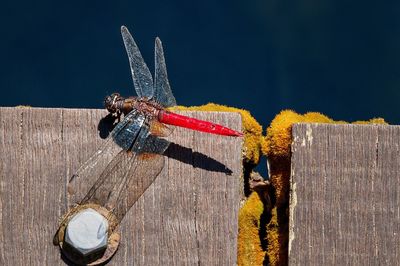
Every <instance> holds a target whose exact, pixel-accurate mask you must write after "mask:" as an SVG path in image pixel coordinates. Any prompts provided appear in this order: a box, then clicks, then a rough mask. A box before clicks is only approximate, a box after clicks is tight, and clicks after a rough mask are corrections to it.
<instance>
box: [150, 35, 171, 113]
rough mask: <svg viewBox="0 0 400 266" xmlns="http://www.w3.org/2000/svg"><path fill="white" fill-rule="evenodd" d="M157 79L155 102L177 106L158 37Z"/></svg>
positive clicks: (155, 52) (155, 54)
mask: <svg viewBox="0 0 400 266" xmlns="http://www.w3.org/2000/svg"><path fill="white" fill-rule="evenodd" d="M154 57H155V78H154V100H155V101H157V102H158V103H160V104H161V105H163V106H164V107H170V106H175V105H176V100H175V97H174V95H173V94H172V91H171V86H170V85H169V81H168V74H167V66H166V64H165V58H164V51H163V47H162V44H161V40H160V39H159V38H158V37H157V38H156V42H155V51H154Z"/></svg>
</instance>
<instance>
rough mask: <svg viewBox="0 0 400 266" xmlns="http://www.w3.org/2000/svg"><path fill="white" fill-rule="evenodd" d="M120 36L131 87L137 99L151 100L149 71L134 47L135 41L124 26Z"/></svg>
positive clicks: (151, 80) (135, 46) (151, 85)
mask: <svg viewBox="0 0 400 266" xmlns="http://www.w3.org/2000/svg"><path fill="white" fill-rule="evenodd" d="M121 34H122V39H123V40H124V44H125V49H126V52H127V54H128V58H129V65H130V67H131V73H132V79H133V85H134V86H135V90H136V93H137V95H138V96H139V97H147V98H148V99H151V98H152V97H153V94H154V91H153V78H152V76H151V73H150V70H149V68H148V67H147V65H146V63H145V62H144V60H143V57H142V55H141V53H140V51H139V47H138V46H137V45H136V43H135V40H134V39H133V37H132V35H131V34H130V33H129V31H128V29H127V28H126V27H125V26H122V27H121Z"/></svg>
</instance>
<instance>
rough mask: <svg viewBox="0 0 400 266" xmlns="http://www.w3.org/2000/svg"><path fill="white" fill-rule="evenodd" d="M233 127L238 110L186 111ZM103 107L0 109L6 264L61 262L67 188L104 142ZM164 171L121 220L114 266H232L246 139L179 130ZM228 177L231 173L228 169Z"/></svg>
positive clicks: (1, 245)
mask: <svg viewBox="0 0 400 266" xmlns="http://www.w3.org/2000/svg"><path fill="white" fill-rule="evenodd" d="M185 114H187V115H190V116H193V117H196V118H200V119H206V120H211V121H214V122H217V123H220V124H223V125H225V126H228V127H231V128H233V129H236V130H240V128H241V118H240V115H238V114H232V113H201V112H185ZM105 115H106V111H103V110H87V109H43V108H28V109H25V108H24V109H20V108H0V150H1V153H0V159H1V160H0V265H64V264H65V263H66V262H65V261H63V260H62V259H61V257H60V251H59V249H58V248H57V247H56V246H53V244H52V238H53V235H54V233H55V232H56V229H57V228H58V222H59V218H60V217H61V215H62V214H64V213H65V212H66V211H67V208H68V206H69V204H70V202H69V199H68V198H67V196H66V195H67V192H66V188H67V187H66V186H67V182H68V179H69V178H70V177H71V175H72V174H73V172H74V171H75V170H76V169H77V168H78V167H79V165H80V164H82V163H83V162H85V160H87V159H88V158H89V157H90V155H91V154H92V153H94V152H95V151H96V150H97V148H98V147H99V146H100V144H101V143H102V142H103V141H104V139H102V138H100V137H99V135H102V136H103V137H104V134H105V133H104V132H103V131H104V127H102V126H100V129H101V130H100V131H99V128H98V127H99V121H100V120H101V118H103V117H104V116H105ZM170 141H172V142H173V143H174V144H173V145H171V147H170V148H169V150H168V151H167V153H166V155H165V160H166V162H165V167H164V169H163V171H162V172H161V174H160V175H159V176H158V177H157V178H156V180H155V182H154V183H153V184H152V185H151V186H150V187H149V188H148V189H147V190H146V192H145V193H144V194H143V195H142V196H141V197H140V198H139V200H138V201H137V202H136V203H135V204H134V205H133V207H132V208H131V210H130V211H129V212H128V213H127V215H126V216H125V218H124V220H123V221H122V223H121V235H122V241H121V245H120V248H119V250H118V251H117V254H116V255H115V256H114V257H113V258H112V260H111V261H110V263H109V265H234V264H236V249H237V248H236V239H237V231H238V227H237V226H238V225H237V214H238V208H239V200H240V197H241V195H240V190H241V186H242V184H240V178H239V177H240V175H241V172H242V161H241V149H242V147H241V145H242V141H241V139H239V138H230V137H220V136H214V135H209V134H204V133H198V132H194V131H190V130H186V129H179V128H176V129H175V130H174V133H173V134H172V136H171V137H170ZM229 171H231V172H232V173H231V174H228V172H229Z"/></svg>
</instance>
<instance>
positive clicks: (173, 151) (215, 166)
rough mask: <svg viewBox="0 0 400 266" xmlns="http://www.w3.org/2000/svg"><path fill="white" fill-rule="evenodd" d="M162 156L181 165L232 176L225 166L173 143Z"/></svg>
mask: <svg viewBox="0 0 400 266" xmlns="http://www.w3.org/2000/svg"><path fill="white" fill-rule="evenodd" d="M164 155H165V156H166V157H168V158H172V159H175V160H178V161H180V162H182V163H186V164H190V165H192V166H193V167H195V168H201V169H204V170H207V171H212V172H220V173H225V174H227V175H232V170H231V169H229V168H228V167H227V166H226V165H225V164H223V163H221V162H219V161H217V160H215V159H214V158H211V157H209V156H207V155H205V154H203V153H201V152H197V151H193V150H192V149H190V148H186V147H183V146H181V145H179V144H176V143H173V142H171V143H170V144H169V147H168V149H167V150H166V151H165V152H164Z"/></svg>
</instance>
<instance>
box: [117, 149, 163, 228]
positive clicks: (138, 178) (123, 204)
mask: <svg viewBox="0 0 400 266" xmlns="http://www.w3.org/2000/svg"><path fill="white" fill-rule="evenodd" d="M163 168H164V157H163V156H162V155H159V154H148V155H137V157H136V160H135V163H134V164H133V166H132V167H131V168H130V170H129V171H128V172H126V175H127V176H128V178H125V179H126V182H125V187H124V189H123V190H122V191H121V193H120V196H119V200H118V201H116V202H115V205H114V206H112V207H113V208H112V210H113V213H114V214H115V216H116V217H117V219H118V220H119V221H121V220H122V218H123V217H124V216H125V214H126V213H127V212H128V211H129V209H130V208H131V207H132V206H133V204H134V203H135V202H136V201H137V200H138V199H139V198H140V196H141V195H142V194H143V193H144V192H145V191H146V189H147V188H148V187H149V186H150V185H151V184H152V183H153V182H154V180H155V179H156V177H157V176H158V175H159V174H160V172H161V171H162V169H163Z"/></svg>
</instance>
